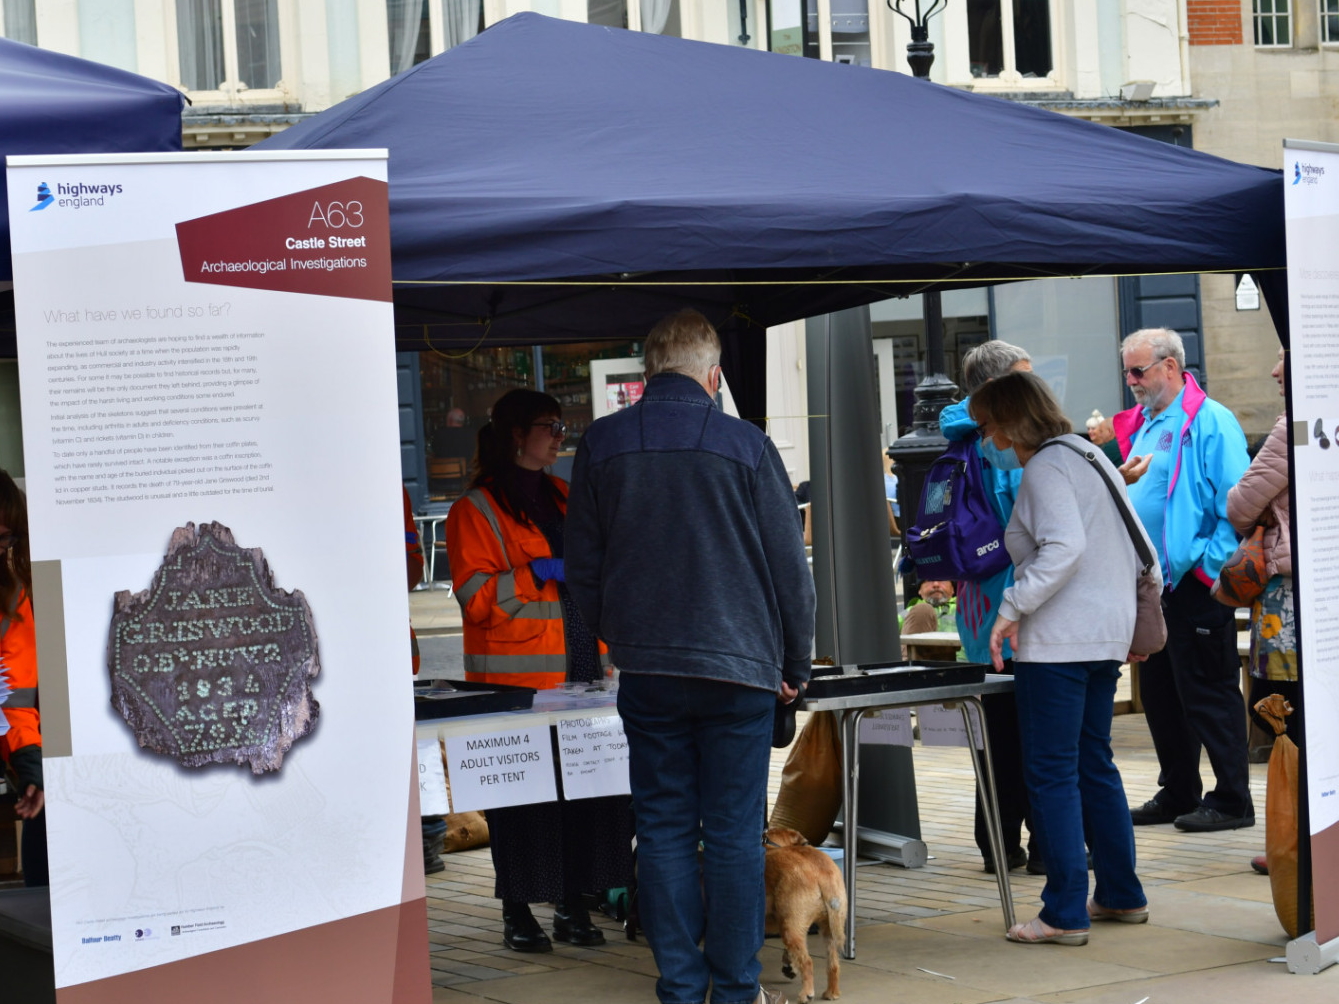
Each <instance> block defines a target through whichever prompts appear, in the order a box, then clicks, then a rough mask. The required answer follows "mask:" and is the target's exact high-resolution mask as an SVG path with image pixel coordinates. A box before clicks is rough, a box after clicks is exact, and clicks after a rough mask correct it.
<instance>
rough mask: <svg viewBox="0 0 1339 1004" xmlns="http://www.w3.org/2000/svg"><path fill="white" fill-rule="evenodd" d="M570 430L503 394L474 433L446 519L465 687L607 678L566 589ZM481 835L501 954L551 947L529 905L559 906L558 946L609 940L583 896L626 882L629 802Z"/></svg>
mask: <svg viewBox="0 0 1339 1004" xmlns="http://www.w3.org/2000/svg"><path fill="white" fill-rule="evenodd" d="M566 433H567V429H566V426H565V425H564V424H563V422H562V409H561V408H560V407H559V405H558V402H557V401H556V400H555V399H553V398H552V397H550V396H549V395H547V394H542V393H540V392H539V391H533V390H511V391H508V392H507V393H506V394H504V395H503V396H502V397H501V398H500V399H499V400H498V402H497V404H495V405H494V406H493V412H492V419H491V420H490V421H489V423H488V424H487V425H485V426H484V427H483V428H482V429H480V430H479V441H478V452H477V454H476V456H475V463H474V470H473V472H472V477H471V480H470V489H469V491H468V492H466V493H465V495H464V496H463V497H462V498H461V499H460V500H459V501H457V502H456V503H455V504H454V505H452V506H451V511H450V514H449V515H448V516H447V519H446V550H447V555H448V556H449V558H450V561H451V581H452V583H453V584H454V588H455V594H456V599H457V600H458V601H459V602H460V606H461V610H462V611H463V614H464V648H465V674H466V676H467V677H468V678H469V679H470V680H475V681H481V682H485V683H502V684H515V685H518V686H525V687H536V688H540V689H545V688H550V687H556V686H558V685H559V684H561V683H563V682H565V681H571V682H591V681H594V680H597V679H599V678H601V677H602V676H603V675H604V669H603V667H602V656H601V654H600V645H599V643H598V642H597V641H596V639H595V637H594V635H593V634H592V633H591V632H590V630H589V629H588V628H587V627H586V625H585V623H584V622H583V621H582V619H581V614H580V613H579V612H578V611H577V609H576V606H575V604H574V603H573V602H572V599H571V597H570V596H569V595H568V593H567V586H566V584H565V582H564V574H563V520H564V518H565V513H566V511H567V485H566V483H565V482H563V481H562V480H560V479H558V478H556V477H553V476H551V475H549V474H547V473H546V472H545V470H544V469H545V468H546V467H548V466H549V465H550V464H552V463H553V462H554V461H555V460H556V459H557V458H558V448H559V446H560V445H561V444H562V441H563V437H564V436H565V435H566ZM488 832H489V843H490V845H491V847H492V852H493V869H494V872H495V874H496V883H495V886H494V895H496V896H497V898H498V899H500V900H502V920H503V943H504V944H505V945H506V946H507V947H508V948H510V949H512V950H513V951H517V952H547V951H549V950H550V949H551V948H552V945H551V943H550V942H549V939H548V936H547V935H546V934H545V933H544V931H543V929H542V928H541V927H540V926H539V923H538V921H536V920H535V918H534V915H533V914H532V913H531V912H530V907H529V904H530V903H544V902H553V903H557V904H558V905H557V908H556V909H555V910H554V914H553V936H554V938H555V939H557V940H558V941H566V942H569V943H571V944H575V945H598V944H602V943H603V942H604V935H603V934H602V933H601V932H600V929H599V928H598V927H596V926H595V925H594V924H593V923H592V922H591V919H590V914H589V912H588V911H587V910H586V908H585V906H584V905H583V903H582V898H581V894H582V892H583V891H584V892H593V891H598V890H602V889H611V888H617V887H620V886H625V885H627V884H629V882H630V881H631V879H632V813H631V803H630V801H629V799H628V797H627V796H625V795H619V796H613V797H608V798H588V799H582V800H580V801H577V802H568V801H566V800H564V799H562V798H560V799H559V800H558V801H556V802H547V803H540V804H537V805H522V806H513V807H509V808H504V809H489V810H488Z"/></svg>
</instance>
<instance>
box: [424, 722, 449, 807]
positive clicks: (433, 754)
mask: <svg viewBox="0 0 1339 1004" xmlns="http://www.w3.org/2000/svg"><path fill="white" fill-rule="evenodd" d="M418 811H419V814H420V815H423V816H445V815H446V814H447V813H448V812H450V811H451V803H450V802H449V801H448V799H447V795H446V771H445V770H444V769H443V768H442V749H441V747H440V746H438V745H437V740H436V739H420V740H419V741H418Z"/></svg>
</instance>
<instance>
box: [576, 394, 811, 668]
mask: <svg viewBox="0 0 1339 1004" xmlns="http://www.w3.org/2000/svg"><path fill="white" fill-rule="evenodd" d="M565 536H566V540H565V544H564V555H565V557H564V564H565V566H566V568H565V572H566V576H567V586H568V589H569V590H571V593H572V597H573V599H575V600H576V603H577V606H578V607H579V608H580V610H581V614H582V616H583V617H584V618H585V619H586V623H587V624H588V625H589V626H590V628H591V629H592V630H593V631H594V632H595V633H596V634H597V635H599V636H600V637H601V638H602V639H603V640H604V641H605V642H606V643H608V645H609V649H610V655H611V657H612V659H613V663H614V665H615V666H617V667H618V669H619V671H620V672H625V673H659V674H666V675H672V676H694V677H700V678H706V679H713V680H723V681H726V682H729V683H737V684H741V685H743V686H746V687H756V688H759V689H763V690H776V689H777V687H778V685H779V683H780V680H781V679H782V677H783V676H784V678H785V680H786V681H787V682H788V683H791V684H793V685H799V684H801V683H803V682H805V681H806V680H808V679H809V670H810V665H811V658H812V654H813V640H814V581H813V576H812V574H811V573H810V571H809V566H808V563H807V561H806V559H805V554H804V540H803V538H802V537H801V534H800V530H799V528H798V526H797V524H796V520H795V495H794V493H793V491H792V490H791V486H790V480H789V478H788V477H787V476H786V470H785V468H784V467H783V466H782V464H781V457H780V456H779V455H778V454H777V451H776V447H775V446H773V445H772V441H771V440H770V439H768V438H767V436H766V435H764V434H763V433H762V432H761V431H759V430H758V429H757V428H756V427H755V426H753V425H750V424H749V423H748V422H744V421H741V420H740V419H737V418H732V417H730V416H729V415H726V414H724V413H723V412H722V411H721V410H720V409H719V408H717V407H716V406H715V404H714V403H713V402H712V400H711V398H710V397H709V396H708V395H707V392H706V391H705V390H703V388H702V386H701V384H699V383H698V382H697V381H696V380H694V379H692V378H691V377H687V376H683V375H682V374H679V373H659V374H657V375H656V376H654V377H652V378H651V380H650V381H649V382H648V383H647V386H646V392H645V394H644V395H643V397H642V399H641V400H640V401H639V402H638V403H637V404H635V405H633V406H632V407H631V408H628V409H626V410H624V411H619V412H616V413H615V414H613V415H609V416H608V417H606V418H602V419H600V420H599V421H598V422H596V423H595V424H594V425H592V426H591V427H590V429H589V430H588V431H587V432H586V434H585V436H583V437H582V440H581V445H580V446H579V447H578V448H577V455H576V462H575V464H574V466H573V469H572V487H571V492H570V494H569V495H568V500H567V527H566V533H565Z"/></svg>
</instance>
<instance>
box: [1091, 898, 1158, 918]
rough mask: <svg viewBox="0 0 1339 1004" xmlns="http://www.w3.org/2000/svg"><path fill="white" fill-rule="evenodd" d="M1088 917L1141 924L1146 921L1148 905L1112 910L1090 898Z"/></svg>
mask: <svg viewBox="0 0 1339 1004" xmlns="http://www.w3.org/2000/svg"><path fill="white" fill-rule="evenodd" d="M1088 917H1089V919H1091V920H1114V921H1117V922H1119V923H1121V924H1143V923H1146V922H1147V921H1148V907H1147V906H1132V907H1130V908H1129V909H1128V910H1113V909H1111V908H1110V907H1107V906H1102V905H1101V904H1100V903H1098V902H1097V900H1095V899H1090V900H1088Z"/></svg>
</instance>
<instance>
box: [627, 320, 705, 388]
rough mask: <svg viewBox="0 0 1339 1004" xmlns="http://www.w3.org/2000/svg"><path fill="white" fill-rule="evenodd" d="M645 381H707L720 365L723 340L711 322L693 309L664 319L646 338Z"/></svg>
mask: <svg viewBox="0 0 1339 1004" xmlns="http://www.w3.org/2000/svg"><path fill="white" fill-rule="evenodd" d="M645 350H646V354H645V369H646V378H647V379H648V380H649V379H650V378H651V377H653V376H655V375H656V374H657V373H682V374H684V375H685V376H690V377H692V378H693V379H695V380H706V379H707V373H708V372H709V371H710V370H711V368H712V367H713V366H715V365H717V364H718V363H719V362H720V361H721V340H720V337H719V336H718V335H717V334H716V329H715V328H713V327H712V326H711V322H710V321H708V320H707V319H706V318H705V317H703V316H702V315H701V314H700V313H698V312H697V311H696V310H693V309H692V308H685V309H683V310H680V311H679V312H678V313H676V314H671V315H670V316H669V317H666V318H664V319H662V320H661V321H660V322H659V323H658V324H656V326H655V327H654V328H652V329H651V333H650V334H648V335H647V336H646V344H645Z"/></svg>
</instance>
